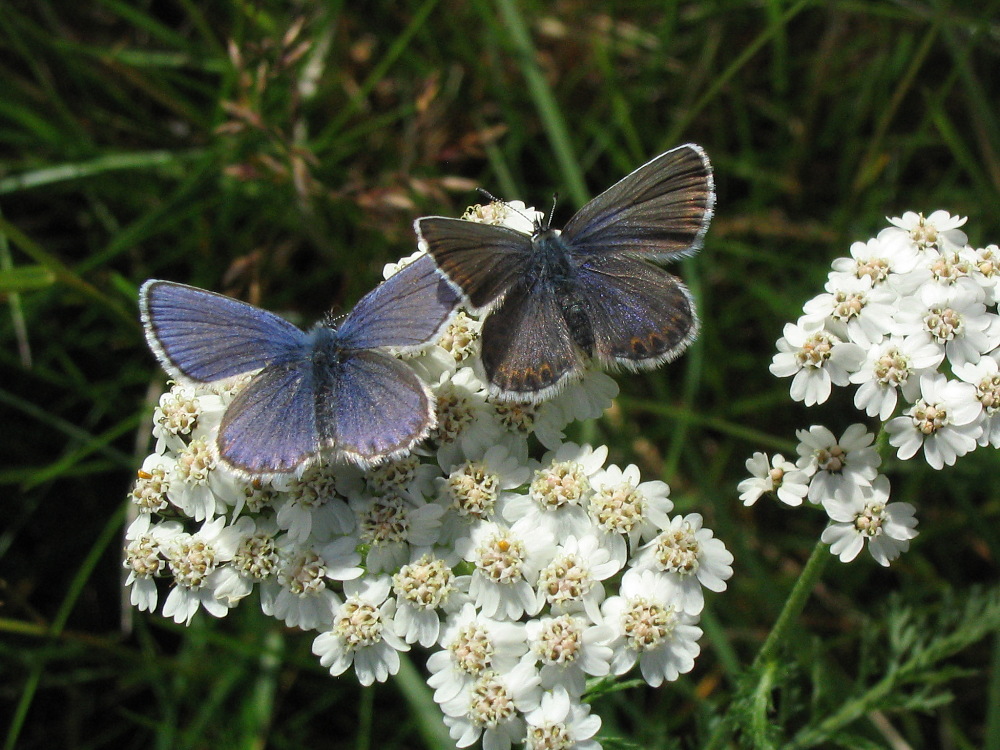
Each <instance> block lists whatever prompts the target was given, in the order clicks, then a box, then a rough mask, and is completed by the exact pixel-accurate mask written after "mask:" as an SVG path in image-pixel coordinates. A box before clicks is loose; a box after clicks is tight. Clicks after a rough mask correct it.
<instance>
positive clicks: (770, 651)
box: [750, 542, 830, 672]
mask: <svg viewBox="0 0 1000 750" xmlns="http://www.w3.org/2000/svg"><path fill="white" fill-rule="evenodd" d="M829 549H830V545H828V544H826V543H825V542H817V543H816V547H815V548H814V549H813V552H812V555H810V556H809V560H808V561H807V562H806V566H805V568H803V569H802V573H801V574H800V575H799V578H798V580H797V581H796V582H795V586H794V587H793V588H792V593H791V594H789V595H788V600H787V601H786V602H785V607H784V609H782V610H781V614H780V615H778V621H777V622H776V623H774V627H773V628H771V633H770V634H769V635H768V636H767V640H766V641H764V645H763V646H761V647H760V651H758V652H757V658H756V659H754V660H753V664H752V665H751V667H750V671H751V672H755V671H757V670H758V669H760V668H761V666H762V665H763V664H766V663H767V662H769V661H771V660H772V659H774V657H775V656H776V655H777V652H778V649H779V648H780V647H781V644H782V643H783V642H784V641H785V640H786V636H787V635H788V631H789V630H790V629H791V627H792V624H793V623H794V622H795V620H796V619H798V616H799V615H800V614H802V610H803V609H804V608H805V606H806V600H807V599H808V598H809V595H810V594H811V593H812V590H813V588H815V586H816V583H817V582H818V581H819V578H820V576H821V575H823V571H824V570H825V569H826V564H827V562H829V560H830V553H829Z"/></svg>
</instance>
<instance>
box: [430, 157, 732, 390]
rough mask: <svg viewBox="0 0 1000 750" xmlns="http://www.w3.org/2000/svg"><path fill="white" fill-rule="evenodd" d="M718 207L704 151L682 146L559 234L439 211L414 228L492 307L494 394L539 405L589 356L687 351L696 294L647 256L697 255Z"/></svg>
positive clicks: (487, 339)
mask: <svg viewBox="0 0 1000 750" xmlns="http://www.w3.org/2000/svg"><path fill="white" fill-rule="evenodd" d="M714 206H715V188H714V183H713V179H712V167H711V164H710V163H709V161H708V156H707V155H706V154H705V152H704V151H703V150H702V148H701V147H700V146H696V145H694V144H692V143H689V144H687V145H684V146H679V147H677V148H675V149H671V150H670V151H667V152H666V153H663V154H660V155H659V156H657V157H656V158H655V159H652V160H651V161H649V162H647V163H646V164H644V165H643V166H641V167H639V168H638V169H636V170H635V171H634V172H632V173H631V174H630V175H628V176H626V177H624V178H623V179H622V180H620V181H619V182H617V183H616V184H614V185H612V186H611V187H610V188H608V189H607V190H605V191H604V192H603V193H601V194H600V195H599V196H597V197H596V198H594V199H593V200H592V201H590V202H589V203H587V205H585V206H584V207H583V208H582V209H580V211H579V212H577V214H576V215H575V216H573V218H571V219H570V220H569V223H568V224H566V227H565V229H563V230H562V231H561V232H560V231H559V230H557V229H552V228H551V226H550V225H549V223H548V222H546V223H545V224H542V223H541V222H537V223H536V225H535V228H534V231H533V232H532V233H531V234H530V235H529V234H525V233H523V232H518V231H516V230H514V229H510V228H507V227H503V226H494V225H490V224H482V223H477V222H472V221H463V220H460V219H449V218H445V217H441V216H429V217H424V218H422V219H417V221H416V223H415V225H414V226H415V228H416V231H417V235H418V236H419V238H420V239H421V240H422V243H425V244H426V247H427V250H428V252H429V253H430V254H431V255H432V256H433V257H434V260H435V261H436V262H437V265H438V268H440V269H441V271H442V272H443V273H444V274H445V275H446V276H447V277H448V279H449V280H450V281H451V282H452V283H453V284H454V285H455V286H456V287H457V288H458V289H459V290H461V291H462V293H463V294H464V295H465V296H466V298H467V299H468V303H469V304H470V305H471V306H472V307H473V308H475V309H477V310H478V311H479V312H481V313H487V317H486V319H485V321H484V324H483V331H482V354H481V357H482V363H483V367H484V369H485V371H486V377H487V379H488V380H489V383H490V391H491V393H492V394H493V395H494V396H496V397H499V398H501V399H505V400H516V401H539V400H542V399H544V398H546V397H548V396H550V395H551V394H553V393H554V392H555V391H556V390H557V389H558V388H560V387H561V386H562V385H563V384H565V383H566V382H568V381H569V380H571V379H573V378H578V377H580V376H581V375H582V374H583V372H584V369H585V367H586V361H587V359H589V358H593V359H595V360H596V361H597V362H598V363H599V364H600V365H602V366H604V367H606V368H617V367H626V368H629V369H632V370H639V369H647V368H652V367H656V366H658V365H660V364H662V363H664V362H667V361H669V360H671V359H673V358H674V357H676V356H677V355H678V354H680V353H681V352H682V351H683V350H684V349H685V348H687V346H688V344H690V343H691V341H693V340H694V337H695V335H696V334H697V331H698V319H697V316H696V315H695V312H694V303H693V301H692V299H691V294H690V292H688V290H687V288H686V287H685V286H684V284H682V283H681V281H680V279H678V278H677V277H675V276H672V275H671V274H669V273H667V272H666V271H664V270H663V269H661V268H660V267H659V266H656V265H653V263H651V262H650V261H654V262H661V261H665V260H668V259H672V258H676V257H679V256H683V255H687V254H689V253H693V252H695V251H697V250H698V248H699V247H701V243H702V240H703V238H704V236H705V232H706V231H707V230H708V224H709V221H710V220H711V218H712V211H713V209H714Z"/></svg>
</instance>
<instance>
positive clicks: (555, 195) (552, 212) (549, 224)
mask: <svg viewBox="0 0 1000 750" xmlns="http://www.w3.org/2000/svg"><path fill="white" fill-rule="evenodd" d="M558 202H559V193H553V194H552V209H551V210H550V211H549V218H548V220H547V221H546V222H545V228H546V229H551V228H552V217H553V216H555V214H556V204H557V203H558Z"/></svg>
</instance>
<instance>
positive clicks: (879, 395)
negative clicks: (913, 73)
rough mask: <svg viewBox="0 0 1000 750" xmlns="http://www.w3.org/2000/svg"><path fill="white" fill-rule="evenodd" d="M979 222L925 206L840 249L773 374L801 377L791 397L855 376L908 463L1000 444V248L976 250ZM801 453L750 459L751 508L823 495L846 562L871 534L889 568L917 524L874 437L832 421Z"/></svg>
mask: <svg viewBox="0 0 1000 750" xmlns="http://www.w3.org/2000/svg"><path fill="white" fill-rule="evenodd" d="M965 221H966V219H965V218H960V217H954V216H951V215H949V214H948V213H946V212H944V211H935V212H934V213H932V214H930V216H926V217H925V216H923V215H922V214H916V213H913V212H907V213H905V214H903V216H902V218H893V219H889V223H890V226H889V227H886V228H885V229H883V230H882V231H880V232H879V233H878V235H877V236H876V237H874V238H872V239H870V240H868V241H867V242H856V243H854V244H853V245H852V246H851V257H849V258H838V259H837V260H835V261H834V262H833V268H832V270H831V271H830V274H829V276H828V278H827V282H826V286H825V291H824V293H822V294H820V295H818V296H817V297H815V298H813V299H812V300H810V301H809V302H807V303H806V304H805V305H804V308H803V312H804V314H803V316H802V317H801V318H799V320H798V321H797V322H795V323H789V324H787V325H786V326H785V329H784V332H783V333H784V335H783V336H782V338H781V339H779V340H778V343H777V348H778V353H777V354H776V355H775V356H774V359H773V361H772V363H771V372H772V373H773V374H774V375H776V376H778V377H790V378H792V384H791V396H792V398H793V399H794V400H796V401H802V402H804V403H805V404H806V406H812V405H814V404H821V403H823V402H825V401H826V400H827V399H828V398H829V397H830V395H831V392H832V390H833V386H849V385H856V386H858V387H857V389H856V390H855V391H854V398H853V402H854V406H855V407H856V408H857V409H858V410H859V411H861V412H863V413H864V414H865V415H867V416H868V417H870V418H877V420H878V422H879V424H880V427H881V429H882V430H884V432H885V433H886V434H887V436H888V443H889V445H891V446H892V447H894V448H895V449H896V455H897V457H898V458H900V459H903V460H906V459H910V458H913V457H914V456H916V455H917V454H918V453H921V452H922V453H923V456H924V459H925V460H926V461H927V463H928V464H929V465H930V466H931V467H933V468H934V469H941V468H943V467H944V466H946V465H947V466H951V465H953V464H954V463H955V461H956V460H957V459H958V458H959V457H960V456H963V455H965V454H967V453H969V452H970V451H972V450H974V449H975V448H976V447H977V446H978V447H984V446H992V447H994V448H997V447H1000V424H998V423H1000V419H998V418H997V417H996V412H997V410H998V409H1000V365H998V363H1000V315H998V312H997V303H998V301H1000V293H998V289H997V281H998V278H1000V276H998V273H1000V265H998V261H1000V249H998V247H997V246H996V245H988V246H986V247H982V248H974V247H972V246H970V245H968V244H967V239H968V238H967V237H966V235H965V233H964V232H963V231H962V230H961V228H960V227H962V226H963V225H964V224H965ZM798 438H799V441H800V444H799V447H798V453H799V458H798V460H797V461H796V462H795V463H794V464H793V463H791V462H790V461H786V460H785V459H784V457H783V456H780V455H776V456H773V457H772V458H771V459H770V460H769V459H768V457H767V456H765V455H764V454H763V453H756V454H754V456H753V457H752V458H751V459H749V460H748V461H747V469H748V471H750V473H751V475H752V476H751V478H749V479H746V480H744V481H743V482H741V483H740V485H739V490H740V492H741V493H742V494H741V496H740V498H741V499H742V500H743V502H744V503H746V504H747V505H749V504H752V503H753V502H755V501H756V500H757V499H758V498H759V497H760V496H761V495H762V494H764V493H768V492H773V493H775V494H776V495H777V497H778V499H779V500H781V501H782V502H784V503H787V504H789V505H798V504H800V503H802V501H803V500H804V499H808V500H809V501H810V502H812V503H816V504H820V505H822V507H823V508H824V509H825V510H826V512H827V514H828V516H829V518H830V521H831V525H830V526H829V527H828V528H827V529H826V531H825V532H824V534H823V541H826V542H829V543H830V544H831V551H832V552H833V553H834V554H836V555H838V556H839V557H840V559H841V560H842V561H844V562H847V561H850V560H853V559H854V558H855V557H856V556H857V554H858V553H859V552H860V551H861V549H862V548H863V547H864V543H865V542H866V541H867V542H868V549H869V551H870V552H871V554H872V556H873V557H874V558H875V559H876V560H877V561H878V562H879V563H880V564H882V565H888V564H889V561H890V560H893V559H895V558H896V557H897V556H898V555H899V554H900V553H901V552H903V551H905V550H906V549H907V548H908V547H909V541H910V540H911V539H913V538H914V537H915V536H916V534H917V532H916V530H915V527H916V525H917V520H916V517H915V515H914V514H915V508H914V507H913V506H912V505H910V504H909V503H891V502H889V480H888V478H887V477H885V476H884V475H882V474H879V473H878V469H879V466H880V463H881V459H880V458H879V456H878V453H877V452H876V451H875V449H874V448H873V447H872V445H873V443H874V442H875V435H874V434H873V433H872V432H869V431H868V429H867V428H866V427H865V425H864V424H860V423H859V424H854V425H851V426H850V427H849V428H848V429H847V430H846V431H845V432H844V434H843V435H842V436H841V437H840V438H839V439H838V438H836V437H835V436H834V434H833V433H832V432H831V431H830V430H828V429H827V428H825V427H821V426H813V427H811V428H810V429H809V430H800V431H799V432H798Z"/></svg>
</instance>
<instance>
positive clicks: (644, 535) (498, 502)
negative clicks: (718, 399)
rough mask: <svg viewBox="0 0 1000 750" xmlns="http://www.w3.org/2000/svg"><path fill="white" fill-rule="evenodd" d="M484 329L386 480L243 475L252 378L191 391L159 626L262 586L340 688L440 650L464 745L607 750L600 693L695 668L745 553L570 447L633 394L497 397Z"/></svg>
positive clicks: (176, 398)
mask: <svg viewBox="0 0 1000 750" xmlns="http://www.w3.org/2000/svg"><path fill="white" fill-rule="evenodd" d="M536 215H537V214H536V212H534V211H533V210H532V209H528V208H525V207H524V206H523V204H520V203H510V204H492V205H490V206H486V207H475V208H474V209H470V211H469V212H468V213H467V215H466V217H465V218H466V219H468V220H472V221H489V222H492V223H503V224H505V225H507V226H513V227H514V228H517V229H520V230H522V231H530V225H531V221H532V219H533V218H534V217H535V216H536ZM421 254H422V253H419V252H418V253H417V254H416V255H414V256H411V257H409V258H404V259H403V260H401V261H400V263H398V264H390V265H389V266H387V267H386V269H385V276H386V278H388V276H390V275H391V274H392V273H394V272H395V271H397V270H398V269H399V268H401V267H403V266H405V265H406V264H407V263H408V262H412V261H413V260H414V259H415V258H416V257H418V256H419V255H421ZM479 330H480V323H479V321H478V320H477V319H476V317H475V316H474V315H472V314H471V313H467V312H462V313H460V314H458V315H457V316H456V317H455V318H454V319H453V322H452V323H451V325H450V326H449V327H448V328H447V330H445V331H444V333H443V334H442V335H441V337H440V338H439V339H438V340H437V341H436V342H435V343H434V345H432V346H430V347H428V349H427V350H426V351H424V352H423V353H421V354H419V356H415V357H410V358H407V359H406V362H407V363H408V364H410V365H411V366H412V367H413V369H414V371H415V372H416V373H417V374H418V375H419V376H420V377H421V378H422V379H423V380H424V381H425V382H426V383H427V384H428V386H429V387H430V388H431V390H432V392H433V394H434V396H435V399H436V405H437V415H436V416H437V419H436V427H435V429H434V431H433V432H432V434H431V436H430V437H429V438H428V440H427V441H425V442H424V443H422V444H420V445H419V446H418V447H417V448H416V449H415V450H414V451H413V452H412V453H411V454H410V455H408V456H405V457H403V458H399V459H396V460H393V461H391V462H388V463H383V464H380V465H377V466H374V467H373V468H370V469H368V470H366V471H363V470H361V469H359V468H357V467H355V466H352V465H347V464H341V463H330V462H328V463H324V462H317V463H312V464H310V465H309V467H308V468H307V469H305V470H304V471H302V472H300V473H299V474H298V475H295V476H287V477H281V478H259V479H248V478H247V477H246V476H244V475H239V474H237V473H235V472H233V471H231V470H230V469H229V468H228V467H227V465H226V464H225V462H223V461H221V460H219V458H218V456H217V452H216V449H215V436H216V434H217V431H218V429H219V425H220V422H221V419H222V414H223V412H224V410H225V408H226V405H227V404H229V403H230V402H231V401H232V399H233V398H234V397H235V396H236V394H238V393H239V391H240V389H241V388H242V387H243V386H244V385H245V384H246V382H247V378H245V377H244V378H237V379H234V380H230V381H225V382H218V383H213V384H210V385H191V384H183V383H174V384H172V385H171V387H170V389H169V390H168V392H167V393H165V394H164V395H163V396H162V398H161V399H160V402H159V405H158V406H157V408H156V409H155V411H154V415H153V430H152V433H153V437H154V438H155V448H154V451H153V452H152V453H151V454H150V455H149V456H148V457H147V458H146V459H145V460H144V461H143V464H142V467H141V468H140V469H139V471H138V478H137V480H136V482H135V485H134V487H133V489H132V491H131V493H130V496H129V497H130V499H131V500H132V502H133V503H134V504H135V511H136V513H137V518H136V520H135V521H134V522H133V523H132V524H131V526H130V527H129V529H128V533H127V545H126V548H125V555H124V565H125V568H126V569H127V571H128V580H127V585H128V586H129V588H130V593H131V601H132V604H133V605H135V606H136V607H138V608H139V609H141V610H147V611H154V610H156V609H157V608H158V607H160V604H161V603H160V594H161V591H162V590H169V594H168V595H167V596H166V599H165V601H163V603H162V608H161V610H160V611H161V612H162V613H163V614H164V615H165V616H168V617H171V618H172V619H174V620H175V621H176V622H178V623H189V622H190V621H191V619H192V618H193V617H194V616H195V615H196V614H197V613H198V611H199V610H201V609H204V610H205V611H207V612H208V613H209V614H211V615H213V616H216V617H221V616H224V615H225V614H226V613H227V612H228V611H230V610H231V609H232V608H233V607H235V606H237V605H238V604H239V603H240V602H242V601H243V600H245V599H247V597H249V596H250V595H251V594H253V593H254V592H255V591H256V592H257V596H258V598H259V601H260V606H261V608H262V610H263V611H264V613H265V614H267V615H270V616H273V617H275V618H276V619H278V620H280V621H281V622H283V623H284V624H286V625H288V626H291V627H297V628H300V629H302V630H307V631H314V632H315V633H316V635H315V638H314V641H313V647H312V648H313V653H314V654H316V656H317V657H318V658H319V660H320V663H321V664H323V666H325V667H328V668H329V670H330V673H331V674H332V675H341V674H344V673H345V672H348V671H351V670H353V672H354V674H355V676H356V678H357V679H358V681H359V682H360V683H361V684H363V685H370V684H372V683H373V682H383V681H385V680H386V679H388V678H389V676H390V675H393V674H395V673H396V672H397V671H398V669H399V666H400V653H401V652H406V651H409V650H410V649H411V648H412V647H413V645H414V644H417V645H419V646H420V647H422V648H423V649H426V650H428V651H429V652H430V655H429V658H428V660H427V670H428V673H429V678H428V684H429V686H430V687H431V688H432V689H433V691H434V699H435V701H436V702H437V703H438V704H439V705H440V706H441V709H442V712H443V714H444V720H445V722H446V724H447V725H448V727H449V729H450V732H451V736H452V738H453V739H454V740H455V742H456V744H457V746H459V747H468V746H470V745H472V744H474V743H476V742H477V741H480V740H481V741H482V744H483V746H484V747H486V748H500V749H503V748H508V747H510V746H511V745H512V744H514V743H523V744H524V746H526V747H530V748H541V747H552V748H556V747H558V748H584V749H589V748H599V747H600V744H599V743H598V742H597V740H595V739H594V737H595V735H596V733H597V731H598V730H599V728H600V719H599V717H597V716H596V715H593V714H591V712H590V707H589V704H587V703H585V702H584V700H583V698H584V695H585V691H586V685H587V680H588V679H589V678H606V677H609V676H615V677H617V676H621V675H624V674H626V673H627V672H629V671H630V670H632V668H633V667H636V666H638V669H639V672H640V673H641V675H642V677H643V679H645V680H646V681H647V682H648V683H649V684H650V685H653V686H657V685H660V684H662V683H663V682H667V681H671V680H676V679H677V678H678V676H679V675H681V674H684V673H686V672H689V671H690V670H691V669H692V668H693V665H694V660H695V658H696V657H697V656H698V653H699V650H700V647H699V645H698V639H699V637H700V636H701V633H702V631H701V629H700V628H699V627H698V619H699V616H700V614H701V611H702V609H703V607H704V590H705V589H708V590H710V591H715V592H721V591H723V590H725V588H726V581H727V580H728V579H729V578H730V576H731V575H732V568H731V563H732V560H733V558H732V555H731V554H730V553H729V551H728V550H727V549H726V547H725V545H724V544H723V543H722V542H721V541H720V540H718V539H716V538H715V537H714V535H713V533H712V531H711V530H710V529H707V528H705V527H704V526H703V519H702V517H701V516H700V515H699V514H697V513H689V514H686V515H672V510H673V503H672V502H671V500H670V498H669V494H670V490H669V487H668V486H667V485H666V484H665V483H663V482H661V481H642V478H641V477H640V474H639V470H638V468H637V467H635V466H632V465H630V466H626V467H624V468H622V467H619V466H616V465H614V464H608V463H607V454H608V450H607V448H606V447H603V446H601V447H597V448H593V447H591V446H588V445H576V444H574V443H570V442H566V441H565V435H564V433H563V430H564V428H565V427H566V426H567V425H568V424H569V423H570V422H573V421H577V420H585V419H593V418H595V417H597V416H599V415H600V414H601V413H603V411H604V410H605V409H606V408H607V407H608V406H610V405H611V400H612V399H613V398H614V397H615V396H616V395H617V391H618V389H617V385H616V383H615V382H614V380H612V379H611V378H610V377H609V376H608V375H606V374H604V373H602V372H599V371H596V370H595V371H591V372H588V373H587V374H586V375H585V376H584V377H583V378H582V379H581V380H579V381H577V382H575V383H571V384H569V385H568V386H566V387H565V388H563V389H562V390H561V391H560V392H559V393H558V394H557V395H555V396H554V397H552V398H551V399H549V400H546V401H544V402H541V403H516V402H515V403H512V402H506V401H504V402H497V401H494V400H493V399H491V398H490V397H489V396H488V395H487V394H488V390H487V387H486V383H485V382H484V378H483V373H482V370H481V365H480V364H479V360H478V356H477V354H478V337H479ZM539 453H541V456H540V458H534V457H532V456H533V455H538V454H539ZM858 463H859V471H860V470H861V468H860V464H861V463H863V461H859V462H858ZM803 494H804V491H803Z"/></svg>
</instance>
